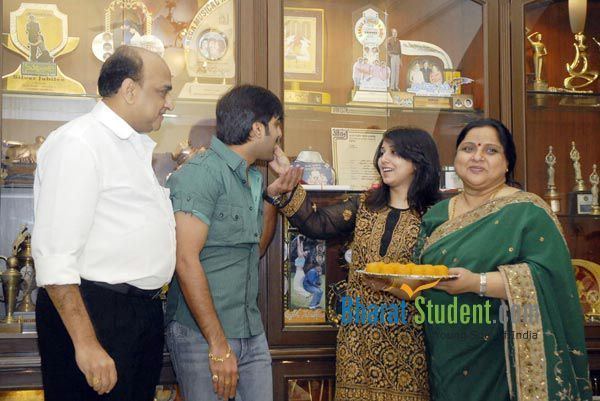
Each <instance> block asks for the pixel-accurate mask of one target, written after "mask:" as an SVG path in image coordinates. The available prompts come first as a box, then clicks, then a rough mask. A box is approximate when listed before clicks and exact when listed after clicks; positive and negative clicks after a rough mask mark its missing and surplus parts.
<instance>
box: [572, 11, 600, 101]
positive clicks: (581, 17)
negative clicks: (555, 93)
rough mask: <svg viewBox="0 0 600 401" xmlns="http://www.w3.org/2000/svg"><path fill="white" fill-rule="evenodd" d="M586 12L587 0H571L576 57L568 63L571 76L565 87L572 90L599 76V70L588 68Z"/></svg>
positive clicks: (576, 89) (591, 81)
mask: <svg viewBox="0 0 600 401" xmlns="http://www.w3.org/2000/svg"><path fill="white" fill-rule="evenodd" d="M586 13H587V0H569V22H570V23H571V31H572V32H573V33H574V34H575V43H573V46H574V47H575V57H574V59H573V61H572V62H571V63H568V64H567V65H566V66H567V72H568V73H569V76H568V77H567V78H565V80H564V87H565V88H567V89H568V90H570V91H578V90H580V89H581V88H584V87H586V86H588V85H590V84H591V83H593V82H594V81H595V80H596V79H597V78H598V71H593V70H588V68H589V65H588V56H587V46H586V44H585V35H584V34H583V29H584V27H585V17H586Z"/></svg>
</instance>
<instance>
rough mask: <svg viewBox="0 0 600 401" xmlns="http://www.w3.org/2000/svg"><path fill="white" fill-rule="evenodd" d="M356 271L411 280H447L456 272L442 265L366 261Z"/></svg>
mask: <svg viewBox="0 0 600 401" xmlns="http://www.w3.org/2000/svg"><path fill="white" fill-rule="evenodd" d="M356 272H357V273H360V274H364V275H365V276H371V277H378V278H405V279H412V280H437V279H441V280H449V279H453V278H457V277H458V274H449V273H448V267H447V266H444V265H417V264H414V263H384V262H372V263H367V266H366V267H365V269H364V270H357V271H356Z"/></svg>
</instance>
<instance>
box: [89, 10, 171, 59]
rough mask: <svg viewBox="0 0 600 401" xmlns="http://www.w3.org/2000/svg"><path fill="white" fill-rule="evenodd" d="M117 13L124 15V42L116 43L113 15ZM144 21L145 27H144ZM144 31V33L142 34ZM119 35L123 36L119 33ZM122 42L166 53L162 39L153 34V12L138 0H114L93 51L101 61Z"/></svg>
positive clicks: (107, 11)
mask: <svg viewBox="0 0 600 401" xmlns="http://www.w3.org/2000/svg"><path fill="white" fill-rule="evenodd" d="M113 13H117V15H118V16H119V17H123V25H122V26H121V27H120V30H121V31H122V38H123V41H122V43H115V35H114V33H113V31H112V15H113ZM142 21H143V27H142ZM140 31H143V34H140ZM118 37H121V35H119V36H118ZM121 44H123V45H131V46H137V47H141V48H144V49H146V50H150V51H151V52H154V53H157V54H159V55H160V56H161V57H162V56H163V54H164V53H165V46H164V45H163V43H162V41H161V40H160V39H159V38H157V37H156V36H154V35H152V13H151V12H150V11H149V10H148V7H146V5H145V4H144V3H142V2H141V1H138V0H113V1H111V3H110V4H109V5H108V7H107V8H106V10H105V11H104V32H101V33H99V34H98V35H96V36H95V37H94V40H93V41H92V52H93V53H94V56H96V58H97V59H98V60H100V61H104V60H106V59H107V58H109V57H110V56H111V55H112V54H113V53H114V51H115V49H116V48H117V47H119V46H120V45H121Z"/></svg>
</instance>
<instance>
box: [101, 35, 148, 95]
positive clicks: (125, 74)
mask: <svg viewBox="0 0 600 401" xmlns="http://www.w3.org/2000/svg"><path fill="white" fill-rule="evenodd" d="M143 66H144V62H143V61H142V57H141V56H140V55H139V53H138V52H137V51H136V50H135V49H133V48H132V47H131V46H119V47H118V48H117V49H116V50H115V52H114V53H113V55H112V56H110V57H109V58H107V59H106V61H105V62H104V64H102V68H101V69H100V76H99V77H98V93H100V96H102V97H111V96H113V95H114V94H116V93H117V92H118V91H119V88H120V87H121V84H122V83H123V81H124V80H125V79H127V78H131V79H132V80H134V81H135V82H138V83H141V82H142V78H143V77H142V67H143Z"/></svg>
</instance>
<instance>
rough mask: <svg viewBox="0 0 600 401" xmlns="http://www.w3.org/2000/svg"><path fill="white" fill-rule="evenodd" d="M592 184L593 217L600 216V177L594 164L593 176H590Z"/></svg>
mask: <svg viewBox="0 0 600 401" xmlns="http://www.w3.org/2000/svg"><path fill="white" fill-rule="evenodd" d="M590 183H591V184H592V212H591V213H590V214H591V215H593V216H600V205H599V204H598V184H599V183H600V176H599V175H598V171H596V165H595V164H594V166H593V170H592V174H590Z"/></svg>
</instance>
